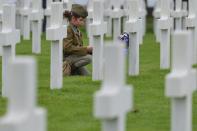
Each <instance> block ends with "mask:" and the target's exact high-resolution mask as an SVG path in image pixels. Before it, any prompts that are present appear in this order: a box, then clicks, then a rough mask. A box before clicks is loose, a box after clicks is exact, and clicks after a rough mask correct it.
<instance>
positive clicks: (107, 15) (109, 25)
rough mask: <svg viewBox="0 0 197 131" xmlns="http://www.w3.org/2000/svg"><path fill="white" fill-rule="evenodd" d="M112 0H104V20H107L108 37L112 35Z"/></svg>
mask: <svg viewBox="0 0 197 131" xmlns="http://www.w3.org/2000/svg"><path fill="white" fill-rule="evenodd" d="M110 10H111V9H110V0H104V20H105V21H106V22H107V33H106V36H107V37H112V18H111V16H110Z"/></svg>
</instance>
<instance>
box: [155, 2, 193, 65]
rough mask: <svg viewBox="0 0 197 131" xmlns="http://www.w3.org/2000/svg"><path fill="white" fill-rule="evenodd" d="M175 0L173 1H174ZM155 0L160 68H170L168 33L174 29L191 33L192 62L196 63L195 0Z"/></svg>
mask: <svg viewBox="0 0 197 131" xmlns="http://www.w3.org/2000/svg"><path fill="white" fill-rule="evenodd" d="M174 2H175V3H174ZM174 2H173V1H172V0H167V1H163V0H157V4H156V6H155V9H154V13H153V15H154V23H155V24H154V31H155V35H156V41H157V42H160V43H161V45H160V48H161V51H160V68H161V69H169V68H170V35H171V34H172V32H174V31H179V30H189V31H190V32H192V33H191V35H192V37H191V39H192V43H193V49H192V50H191V51H192V52H193V55H192V61H193V64H196V63H197V39H196V35H197V33H196V26H197V18H196V15H197V10H196V8H195V5H196V3H197V2H196V1H195V0H188V2H186V1H182V0H175V1H174Z"/></svg>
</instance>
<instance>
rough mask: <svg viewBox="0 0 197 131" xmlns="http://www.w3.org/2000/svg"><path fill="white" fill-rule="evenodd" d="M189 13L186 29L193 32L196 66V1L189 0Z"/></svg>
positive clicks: (196, 61)
mask: <svg viewBox="0 0 197 131" xmlns="http://www.w3.org/2000/svg"><path fill="white" fill-rule="evenodd" d="M188 2H189V13H188V17H186V22H185V24H186V27H187V29H188V30H190V31H191V35H192V37H191V40H192V45H193V50H192V52H193V55H192V58H193V64H196V63H197V56H196V55H197V43H196V42H197V38H196V37H197V28H196V27H197V25H196V24H197V16H196V15H197V14H196V10H195V8H196V4H197V2H196V0H189V1H188Z"/></svg>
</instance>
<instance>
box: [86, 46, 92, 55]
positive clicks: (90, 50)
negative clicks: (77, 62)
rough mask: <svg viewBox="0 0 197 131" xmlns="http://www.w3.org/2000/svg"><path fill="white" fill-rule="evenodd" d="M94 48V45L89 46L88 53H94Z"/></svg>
mask: <svg viewBox="0 0 197 131" xmlns="http://www.w3.org/2000/svg"><path fill="white" fill-rule="evenodd" d="M92 50H93V47H92V46H87V51H88V54H92Z"/></svg>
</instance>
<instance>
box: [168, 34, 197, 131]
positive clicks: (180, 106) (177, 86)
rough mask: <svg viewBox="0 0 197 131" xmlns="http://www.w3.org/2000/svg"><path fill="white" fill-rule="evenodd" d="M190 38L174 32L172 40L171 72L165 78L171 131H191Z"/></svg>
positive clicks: (193, 78)
mask: <svg viewBox="0 0 197 131" xmlns="http://www.w3.org/2000/svg"><path fill="white" fill-rule="evenodd" d="M190 39H191V36H190V34H189V32H187V31H180V32H178V31H177V32H175V33H174V34H173V39H172V70H171V72H170V74H168V75H167V76H166V82H165V83H166V84H165V85H166V90H165V93H166V96H167V97H170V98H171V100H172V104H171V106H172V107H171V114H172V115H171V131H192V93H193V92H194V91H195V90H196V70H194V69H192V58H191V55H192V53H191V48H192V43H191V41H190Z"/></svg>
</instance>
